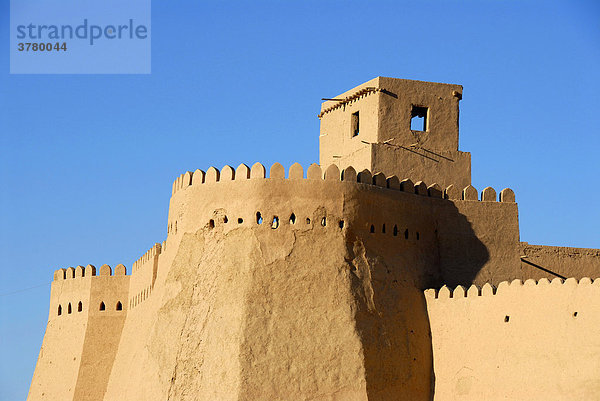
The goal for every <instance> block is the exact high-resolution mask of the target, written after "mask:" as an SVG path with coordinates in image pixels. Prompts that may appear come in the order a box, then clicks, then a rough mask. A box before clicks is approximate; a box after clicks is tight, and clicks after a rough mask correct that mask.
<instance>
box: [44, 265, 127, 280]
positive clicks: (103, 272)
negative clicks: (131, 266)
mask: <svg viewBox="0 0 600 401" xmlns="http://www.w3.org/2000/svg"><path fill="white" fill-rule="evenodd" d="M95 275H96V266H94V265H87V266H86V267H83V266H77V267H68V268H66V269H65V268H61V269H58V270H56V271H54V281H59V280H69V279H76V278H84V277H92V276H95ZM126 275H127V268H126V267H125V266H124V265H122V264H119V265H117V266H115V271H114V276H126ZM98 276H113V270H112V268H111V267H110V266H109V265H102V266H101V267H100V270H99V274H98Z"/></svg>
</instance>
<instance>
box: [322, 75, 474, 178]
mask: <svg viewBox="0 0 600 401" xmlns="http://www.w3.org/2000/svg"><path fill="white" fill-rule="evenodd" d="M461 98H462V86H460V85H449V84H441V83H434V82H422V81H411V80H406V79H397V78H385V77H377V78H375V79H372V80H370V81H368V82H365V83H364V84H362V85H359V86H357V87H356V88H353V89H351V90H349V91H347V92H345V93H343V94H341V95H339V96H336V97H335V98H333V99H330V100H326V101H325V102H324V103H323V104H322V105H321V113H320V114H319V119H320V120H321V129H320V164H321V165H324V166H326V165H329V164H336V165H338V166H339V167H340V168H345V167H347V166H353V167H354V168H356V169H357V170H362V169H369V170H370V171H372V172H383V173H385V174H387V175H397V176H398V177H399V178H400V179H402V178H411V179H412V180H413V181H418V180H424V181H426V182H428V183H434V182H436V183H438V184H440V185H441V186H442V187H446V186H448V185H450V184H454V185H455V186H457V187H459V188H464V187H466V186H468V185H470V184H471V154H470V153H467V152H460V151H459V150H458V115H459V107H458V104H459V101H460V100H461Z"/></svg>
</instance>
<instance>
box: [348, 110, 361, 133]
mask: <svg viewBox="0 0 600 401" xmlns="http://www.w3.org/2000/svg"><path fill="white" fill-rule="evenodd" d="M350 123H351V127H352V137H355V136H357V135H358V133H359V131H360V117H359V114H358V111H357V112H356V113H352V116H351V118H350Z"/></svg>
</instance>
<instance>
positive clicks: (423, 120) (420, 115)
mask: <svg viewBox="0 0 600 401" xmlns="http://www.w3.org/2000/svg"><path fill="white" fill-rule="evenodd" d="M428 111H429V109H428V108H427V107H423V106H414V105H413V107H412V111H411V113H410V129H411V130H412V131H427V114H428Z"/></svg>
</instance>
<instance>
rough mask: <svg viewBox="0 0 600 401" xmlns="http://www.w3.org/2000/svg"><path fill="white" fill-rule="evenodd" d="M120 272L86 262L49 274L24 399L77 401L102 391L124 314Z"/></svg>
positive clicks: (125, 289) (125, 279) (125, 287)
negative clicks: (40, 338) (42, 330)
mask: <svg viewBox="0 0 600 401" xmlns="http://www.w3.org/2000/svg"><path fill="white" fill-rule="evenodd" d="M126 270H127V269H126V268H125V266H123V265H117V266H116V267H115V270H114V274H113V271H112V268H111V267H110V266H109V265H102V266H101V267H100V269H96V267H95V266H93V265H88V266H86V267H83V266H77V267H76V268H73V267H69V268H67V269H64V268H62V269H58V270H56V271H55V272H54V275H53V278H54V280H53V281H52V285H51V289H50V311H49V314H48V325H47V328H46V334H45V335H44V342H43V344H42V348H41V350H40V354H39V357H38V363H37V365H36V369H35V372H34V376H33V379H32V382H31V387H30V389H29V396H28V400H44V399H50V400H70V399H72V400H80V399H86V398H85V396H84V394H90V393H93V394H98V393H103V392H104V391H105V389H106V384H107V382H108V378H109V375H110V369H111V366H112V363H113V362H114V357H115V355H116V352H117V348H118V345H119V339H120V336H121V330H122V328H123V324H124V323H125V318H126V316H127V309H128V308H127V298H128V293H129V277H130V276H128V275H127V271H126ZM97 273H98V274H97Z"/></svg>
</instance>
